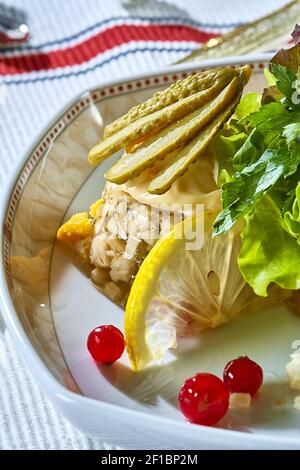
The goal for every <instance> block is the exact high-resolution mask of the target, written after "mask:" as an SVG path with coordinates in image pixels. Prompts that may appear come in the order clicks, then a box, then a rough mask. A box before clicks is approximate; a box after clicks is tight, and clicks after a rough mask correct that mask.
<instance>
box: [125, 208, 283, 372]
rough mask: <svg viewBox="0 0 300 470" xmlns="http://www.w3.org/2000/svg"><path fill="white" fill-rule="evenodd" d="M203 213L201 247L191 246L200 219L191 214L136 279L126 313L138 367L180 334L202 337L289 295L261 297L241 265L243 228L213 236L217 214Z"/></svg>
mask: <svg viewBox="0 0 300 470" xmlns="http://www.w3.org/2000/svg"><path fill="white" fill-rule="evenodd" d="M202 216H203V219H204V221H203V220H202V219H200V220H201V224H202V226H203V223H202V222H204V244H203V246H202V247H201V248H199V249H196V250H186V243H188V242H191V240H187V239H186V238H185V236H184V234H185V233H192V232H193V227H196V226H197V221H198V223H199V220H198V218H197V216H195V217H190V218H186V219H184V220H183V221H182V222H181V223H179V224H177V225H175V226H174V227H173V228H172V229H171V230H170V231H169V232H168V233H167V234H166V235H165V236H163V237H161V238H160V239H159V240H158V241H157V243H156V244H155V245H154V247H153V248H152V250H151V251H150V253H149V254H148V256H147V257H146V258H145V260H144V261H143V263H142V265H141V267H140V269H139V271H138V273H137V275H136V277H135V280H134V282H133V285H132V287H131V290H130V294H129V297H128V301H127V305H126V313H125V336H126V348H127V352H128V355H129V359H130V361H131V365H132V367H133V368H134V369H142V368H144V367H146V366H147V365H148V364H149V363H151V362H153V361H157V360H160V359H162V358H163V356H164V355H165V353H166V351H167V350H168V349H170V348H176V346H177V341H178V339H179V338H181V337H184V336H192V335H198V334H199V333H200V332H201V331H203V330H205V329H207V328H215V327H217V326H219V325H222V324H224V323H227V322H228V321H231V320H232V319H233V318H235V317H237V316H238V315H240V314H242V313H246V312H248V313H249V312H253V311H255V310H257V309H259V308H261V307H262V306H264V305H270V304H272V303H276V302H278V301H280V300H281V299H282V298H284V296H285V295H286V294H285V293H284V292H281V291H280V290H279V289H276V286H275V289H274V290H273V291H272V292H271V293H270V295H269V297H267V298H266V299H264V298H262V297H258V296H256V295H255V294H254V293H253V290H252V289H251V288H250V287H249V286H248V284H247V283H246V281H245V280H244V279H243V277H242V276H241V274H240V272H239V269H238V266H237V261H236V260H237V256H238V253H239V249H240V246H241V239H240V227H235V228H234V229H233V230H231V231H229V232H226V233H225V234H223V235H221V236H220V237H215V238H212V225H213V221H214V219H215V214H202V215H199V216H198V217H199V218H202ZM178 273H180V275H178Z"/></svg>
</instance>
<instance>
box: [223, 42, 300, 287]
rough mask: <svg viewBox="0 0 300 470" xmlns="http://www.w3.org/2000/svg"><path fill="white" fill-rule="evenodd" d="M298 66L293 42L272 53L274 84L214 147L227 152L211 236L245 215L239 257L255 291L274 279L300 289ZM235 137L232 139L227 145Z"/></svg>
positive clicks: (297, 47) (298, 53) (298, 50)
mask: <svg viewBox="0 0 300 470" xmlns="http://www.w3.org/2000/svg"><path fill="white" fill-rule="evenodd" d="M299 65H300V44H299V43H298V44H297V45H295V46H294V47H292V48H291V49H288V50H281V51H280V52H279V53H278V54H276V55H275V57H274V58H273V59H272V60H271V62H270V69H269V72H268V74H267V76H272V85H271V86H270V87H269V88H268V89H267V90H265V92H264V94H263V99H262V104H261V106H260V108H259V109H258V110H257V111H255V112H250V114H249V113H247V111H246V110H245V114H244V116H242V117H241V118H240V119H239V120H237V121H236V122H233V123H231V124H230V125H229V126H228V127H227V130H226V133H223V136H222V135H221V138H222V140H219V145H217V147H216V148H218V150H219V151H220V148H221V147H222V146H223V148H226V149H227V156H229V157H230V158H228V161H229V165H228V166H227V168H226V178H225V180H224V179H223V185H222V204H223V210H222V211H221V213H220V214H219V215H218V217H217V218H216V221H215V224H214V235H218V234H221V233H224V232H226V231H228V230H230V229H231V228H232V227H233V226H234V224H235V223H236V222H237V221H238V220H239V219H244V222H245V227H244V229H243V230H242V233H241V237H242V240H243V244H242V247H241V251H240V253H239V256H238V264H239V268H240V271H241V273H242V275H243V277H244V279H245V280H246V281H247V282H248V283H249V285H250V286H251V287H252V288H253V290H254V292H255V293H256V294H258V295H260V296H267V295H268V288H269V286H270V285H271V284H272V283H276V284H278V285H279V286H280V287H282V288H284V289H293V290H297V289H299V288H300V246H299V245H300V243H299V240H300V211H299V197H300V186H299V179H300V167H299V164H300V99H299V83H300V82H299V79H300V74H299V69H298V67H299ZM274 82H275V83H276V85H274ZM246 96H247V95H246ZM221 134H222V133H221ZM219 139H220V138H219ZM234 139H235V140H234ZM233 141H235V143H238V144H237V145H236V147H234V146H231V147H229V145H228V143H232V142H233ZM230 151H232V154H231V155H230Z"/></svg>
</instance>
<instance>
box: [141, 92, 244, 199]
mask: <svg viewBox="0 0 300 470" xmlns="http://www.w3.org/2000/svg"><path fill="white" fill-rule="evenodd" d="M239 99H240V96H238V97H237V98H236V101H234V102H233V103H232V105H231V106H229V107H228V108H226V109H225V111H223V112H221V113H220V114H219V115H218V116H217V117H215V118H214V119H213V121H212V122H211V123H210V124H208V126H206V127H204V129H202V131H201V132H200V133H199V134H197V135H196V137H194V138H193V140H192V141H191V142H190V143H189V144H187V145H186V146H185V147H184V148H183V149H182V150H181V151H178V152H177V154H175V156H174V158H173V159H170V160H169V159H168V166H167V167H166V168H165V169H163V170H162V171H161V173H159V174H158V175H157V176H156V177H155V178H154V179H153V180H152V181H151V183H150V184H149V186H148V191H149V193H152V194H162V193H165V192H166V191H167V190H168V189H170V187H171V186H172V184H173V183H174V181H175V180H176V179H177V178H178V177H179V176H182V175H183V174H184V173H185V172H186V171H187V169H188V167H189V166H190V165H191V163H193V162H194V161H195V160H197V158H199V157H200V156H201V154H202V153H203V152H204V151H205V149H206V148H207V146H208V145H209V143H210V142H211V139H212V138H213V137H214V135H215V134H216V133H217V132H218V130H219V129H220V128H221V127H222V126H223V124H224V123H225V122H226V121H227V120H228V119H229V117H230V116H231V114H232V113H233V111H234V109H235V108H236V105H237V103H238V101H239ZM169 161H170V163H169Z"/></svg>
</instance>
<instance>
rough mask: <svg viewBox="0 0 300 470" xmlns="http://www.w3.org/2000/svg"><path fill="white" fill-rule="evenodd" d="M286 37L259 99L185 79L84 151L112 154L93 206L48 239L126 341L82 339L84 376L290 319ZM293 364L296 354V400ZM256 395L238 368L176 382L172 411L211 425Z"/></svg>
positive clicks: (291, 208) (298, 164)
mask: <svg viewBox="0 0 300 470" xmlns="http://www.w3.org/2000/svg"><path fill="white" fill-rule="evenodd" d="M299 35H300V33H299V27H296V28H295V31H294V33H293V39H294V42H295V45H294V46H293V47H291V48H290V49H288V50H281V51H279V52H278V53H277V54H276V55H275V56H274V57H273V58H272V59H271V61H270V64H269V68H268V70H265V77H266V87H265V89H264V90H261V93H260V94H258V93H247V94H244V95H243V90H244V87H245V85H246V84H247V82H248V81H249V80H250V78H251V72H252V71H251V67H250V66H243V67H222V68H215V69H210V70H206V71H202V72H199V73H196V74H192V75H190V76H189V77H187V78H186V79H184V80H181V81H177V82H176V83H174V84H172V85H171V86H170V87H169V88H167V89H166V90H163V91H160V92H158V93H156V94H155V95H153V97H152V98H150V99H149V100H148V101H146V102H145V103H142V104H140V105H137V106H135V107H134V108H132V109H131V110H129V111H128V113H127V114H126V115H124V116H121V117H120V118H118V119H117V120H116V121H114V122H113V123H110V124H109V125H108V126H107V127H106V128H105V130H104V134H103V138H102V139H101V140H100V142H99V143H98V144H97V145H95V146H94V147H93V148H92V149H91V150H90V152H89V156H88V158H89V162H90V163H91V164H92V165H97V164H99V163H101V162H102V161H104V160H105V159H107V158H109V157H110V156H112V155H113V154H115V153H116V152H117V151H120V150H123V154H122V156H121V157H120V158H119V159H118V160H117V161H116V163H114V164H113V165H112V166H111V167H110V168H109V170H108V171H107V172H106V174H105V178H106V185H105V189H104V191H103V193H102V194H101V195H99V196H100V199H99V200H98V201H96V202H94V203H93V204H92V205H91V207H90V209H89V211H88V212H83V213H79V214H74V215H73V216H72V217H71V219H70V220H68V221H67V222H65V223H64V224H63V225H62V226H61V227H60V228H59V230H58V233H57V238H58V240H60V241H61V242H64V243H68V244H71V245H72V247H73V249H74V250H76V251H77V252H79V253H80V255H81V256H82V257H83V258H85V260H86V262H87V264H88V265H89V266H90V272H91V280H92V281H93V283H94V284H95V286H96V287H97V288H98V289H99V290H100V291H101V292H102V293H104V294H105V295H107V296H108V297H109V298H110V299H111V300H112V301H114V302H116V303H117V304H119V305H121V306H122V307H123V308H124V309H125V318H124V330H125V338H124V336H123V334H122V333H121V332H120V331H119V330H117V329H116V328H115V327H113V326H112V325H104V326H102V327H98V328H96V329H95V330H93V332H91V334H90V336H89V339H88V349H89V351H90V353H91V355H92V357H93V358H94V359H95V360H96V361H97V362H100V363H105V364H107V363H111V362H114V361H115V360H117V359H118V358H119V357H120V356H121V354H122V352H123V350H124V348H125V347H126V351H127V354H128V356H129V359H130V362H131V366H132V367H133V369H135V370H140V369H143V368H145V367H147V366H148V365H149V364H153V363H157V362H158V361H160V360H162V359H163V357H164V356H165V354H166V352H167V351H168V350H169V349H174V348H176V347H177V345H178V343H179V341H180V340H181V339H182V338H186V337H188V336H195V335H199V334H201V332H202V331H204V330H205V329H208V328H215V327H218V326H220V325H222V324H224V323H227V322H230V321H231V320H233V319H234V318H236V317H237V316H239V315H242V314H246V313H247V314H251V312H254V311H255V310H257V309H260V308H262V307H264V306H269V305H273V304H277V303H283V302H284V303H286V304H287V305H288V306H289V307H290V308H291V309H292V310H293V311H294V312H295V313H298V314H299V313H300V69H299V67H300V42H299V41H300V39H299ZM269 314H270V313H269ZM299 364H300V360H299V355H297V353H295V354H294V355H293V357H292V361H291V363H290V364H289V365H288V368H287V372H288V376H289V380H290V384H291V386H293V387H294V388H295V389H300V386H299V377H300V367H299ZM262 381H263V371H262V369H261V367H260V366H259V365H258V364H256V363H255V362H254V361H251V360H250V359H249V358H247V357H243V358H237V359H235V360H233V361H231V362H230V363H229V364H227V366H226V367H225V369H224V377H223V380H220V379H219V378H217V377H215V376H212V375H211V374H208V373H205V374H204V373H199V374H197V375H196V376H194V377H192V378H191V379H188V381H187V382H186V383H185V384H184V386H183V387H182V389H181V392H180V395H179V406H180V408H181V410H182V411H183V413H184V414H185V416H186V417H187V418H188V419H189V420H191V421H193V422H197V423H201V424H215V423H216V422H217V421H219V419H221V418H222V416H224V414H225V413H226V411H227V409H228V407H229V406H232V407H237V408H238V407H248V406H250V403H251V397H252V396H253V395H254V394H255V393H257V391H258V390H259V388H260V386H261V384H262ZM195 397H198V398H197V399H195ZM201 397H202V398H201ZM205 397H206V398H205ZM202 399H203V400H204V401H205V400H206V404H205V403H204V404H203V403H202V402H201V400H202ZM199 400H200V402H199ZM199 403H200V404H199ZM297 403H299V400H298V402H297ZM200 405H201V406H202V405H203V406H204V408H201V407H200V408H199V406H200ZM203 410H204V411H203Z"/></svg>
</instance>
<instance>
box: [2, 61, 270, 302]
mask: <svg viewBox="0 0 300 470" xmlns="http://www.w3.org/2000/svg"><path fill="white" fill-rule="evenodd" d="M240 65H241V66H242V65H244V64H240ZM266 66H267V64H265V63H254V64H251V68H252V69H253V72H254V73H259V72H261V70H262V69H264V68H265V67H266ZM199 70H205V69H199ZM196 73H197V70H194V71H190V72H188V71H184V72H180V71H179V72H176V73H170V74H161V75H155V76H153V77H149V78H144V79H140V80H134V81H128V82H124V83H122V84H118V85H115V86H109V87H105V88H99V89H98V90H94V91H92V92H91V93H89V92H87V93H86V94H85V95H82V96H81V97H80V98H79V99H78V101H76V103H74V104H73V105H72V106H70V108H69V109H68V110H67V111H66V112H65V113H64V114H63V115H62V116H61V117H60V118H59V119H58V120H57V122H56V123H55V124H54V125H53V126H52V128H51V129H50V130H49V131H48V132H47V133H46V134H45V135H44V136H43V138H42V139H41V141H40V142H39V144H38V145H37V146H36V148H35V149H34V150H33V151H32V153H31V155H30V156H29V157H28V159H27V160H26V163H25V165H24V167H23V169H22V171H21V173H20V174H19V176H18V179H17V182H16V184H15V186H14V188H13V190H12V193H11V195H10V199H9V203H8V207H7V211H6V216H5V222H4V226H3V234H4V237H3V240H4V241H3V259H4V271H5V276H6V281H7V285H8V288H9V291H10V293H12V292H13V288H14V285H13V279H12V274H11V269H10V245H11V239H12V226H13V221H14V216H15V211H16V209H17V207H18V202H19V199H20V197H21V195H22V191H23V189H24V187H25V186H26V183H27V180H28V178H29V177H30V175H31V173H32V171H33V170H34V168H35V166H36V165H37V163H38V162H39V161H40V160H41V158H43V157H44V155H45V154H46V152H47V150H48V148H49V146H50V145H52V144H53V142H54V141H55V140H56V139H57V138H58V137H59V136H60V134H61V132H62V131H63V130H64V129H65V128H66V127H67V126H68V125H69V124H70V123H71V122H72V121H73V119H75V118H76V117H77V116H78V115H79V114H80V113H81V112H82V111H84V110H86V109H87V108H88V107H89V106H90V105H91V104H92V103H98V102H100V101H104V100H106V99H107V98H110V97H112V96H118V95H123V94H126V93H132V92H134V91H139V90H144V89H148V88H154V87H157V86H159V85H164V84H165V85H168V84H171V83H172V82H175V81H176V80H180V79H183V78H186V77H187V76H188V75H194V74H196Z"/></svg>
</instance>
